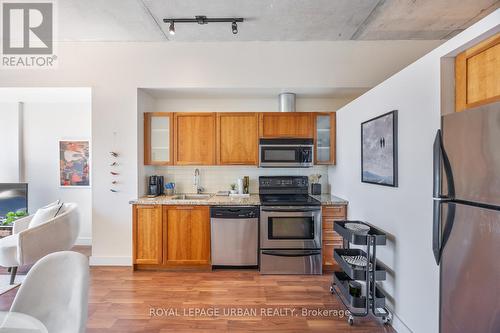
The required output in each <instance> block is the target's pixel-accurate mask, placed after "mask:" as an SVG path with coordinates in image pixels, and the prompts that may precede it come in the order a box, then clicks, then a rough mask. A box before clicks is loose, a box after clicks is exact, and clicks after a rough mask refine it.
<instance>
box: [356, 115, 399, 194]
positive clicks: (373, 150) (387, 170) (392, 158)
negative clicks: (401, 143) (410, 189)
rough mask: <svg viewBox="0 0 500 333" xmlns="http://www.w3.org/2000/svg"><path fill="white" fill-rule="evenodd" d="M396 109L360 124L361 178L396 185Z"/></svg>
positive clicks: (364, 180) (371, 181)
mask: <svg viewBox="0 0 500 333" xmlns="http://www.w3.org/2000/svg"><path fill="white" fill-rule="evenodd" d="M397 137H398V111H397V110H394V111H391V112H388V113H386V114H383V115H381V116H378V117H376V118H373V119H370V120H367V121H365V122H364V123H362V124H361V181H362V182H363V183H371V184H378V185H384V186H392V187H397V186H398V140H397Z"/></svg>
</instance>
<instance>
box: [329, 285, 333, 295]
mask: <svg viewBox="0 0 500 333" xmlns="http://www.w3.org/2000/svg"><path fill="white" fill-rule="evenodd" d="M330 294H333V285H331V286H330Z"/></svg>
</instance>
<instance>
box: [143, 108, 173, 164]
mask: <svg viewBox="0 0 500 333" xmlns="http://www.w3.org/2000/svg"><path fill="white" fill-rule="evenodd" d="M172 119H173V114H172V113H170V112H148V113H144V164H146V165H169V164H172V161H173V152H172V141H173V130H172V123H173V121H172Z"/></svg>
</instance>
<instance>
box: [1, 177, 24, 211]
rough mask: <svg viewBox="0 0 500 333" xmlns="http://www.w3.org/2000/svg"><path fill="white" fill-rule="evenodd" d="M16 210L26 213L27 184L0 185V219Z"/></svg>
mask: <svg viewBox="0 0 500 333" xmlns="http://www.w3.org/2000/svg"><path fill="white" fill-rule="evenodd" d="M18 210H24V211H26V212H27V211H28V184H26V183H11V184H9V183H7V184H6V183H0V218H4V217H5V215H6V214H7V213H8V212H16V211H18Z"/></svg>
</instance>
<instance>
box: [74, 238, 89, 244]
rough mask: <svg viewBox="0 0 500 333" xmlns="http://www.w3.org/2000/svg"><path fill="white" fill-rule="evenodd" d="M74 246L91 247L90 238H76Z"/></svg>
mask: <svg viewBox="0 0 500 333" xmlns="http://www.w3.org/2000/svg"><path fill="white" fill-rule="evenodd" d="M75 245H87V246H92V237H78V238H77V239H76V242H75Z"/></svg>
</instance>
